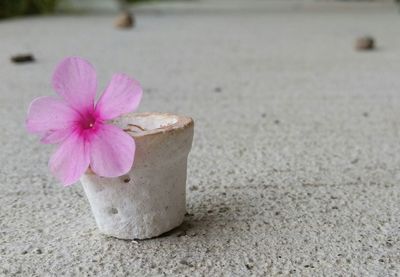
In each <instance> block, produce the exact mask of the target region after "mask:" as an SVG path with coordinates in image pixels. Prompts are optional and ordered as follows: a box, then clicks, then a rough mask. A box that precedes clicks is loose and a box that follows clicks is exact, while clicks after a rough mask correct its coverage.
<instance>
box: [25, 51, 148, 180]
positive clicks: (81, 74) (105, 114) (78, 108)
mask: <svg viewBox="0 0 400 277" xmlns="http://www.w3.org/2000/svg"><path fill="white" fill-rule="evenodd" d="M52 83H53V88H54V90H55V91H56V92H57V94H58V96H59V97H51V96H44V97H40V98H37V99H35V100H33V102H32V103H31V105H30V107H29V111H28V118H27V121H26V125H27V129H28V131H29V132H31V133H35V134H38V135H39V136H40V137H41V141H42V142H43V143H49V144H58V145H59V146H58V148H57V150H56V151H55V152H54V154H53V156H52V157H51V158H50V161H49V167H50V170H51V171H52V173H53V174H54V175H55V176H56V177H57V178H58V179H59V180H60V181H61V182H62V183H63V184H64V185H70V184H73V183H75V182H76V181H78V180H79V178H80V177H81V175H82V174H83V173H84V172H85V171H86V170H87V169H88V167H89V165H90V168H91V169H92V170H93V171H94V172H95V173H96V174H97V175H99V176H103V177H117V176H121V175H124V174H126V173H127V172H128V171H129V170H130V169H131V167H132V164H133V160H134V155H135V141H134V140H133V138H132V137H131V136H129V135H128V134H126V133H125V132H124V131H122V130H121V129H120V128H118V127H116V126H114V125H110V124H107V121H109V120H110V119H113V118H116V117H118V116H120V115H122V114H125V113H128V112H131V111H133V110H135V109H136V108H137V107H138V105H139V102H140V100H141V98H142V89H141V87H140V84H139V83H138V82H137V81H136V80H134V79H131V78H129V77H128V76H127V75H124V74H115V75H113V77H112V79H111V82H110V83H109V84H108V86H107V88H106V89H105V91H104V93H103V94H102V96H101V97H100V99H99V100H98V101H97V103H96V104H95V97H96V90H97V79H96V72H95V69H94V68H93V66H92V65H91V64H90V63H89V62H88V61H86V60H83V59H81V58H78V57H69V58H66V59H64V60H63V61H62V62H61V63H60V64H59V65H58V66H57V68H56V70H55V72H54V75H53V80H52Z"/></svg>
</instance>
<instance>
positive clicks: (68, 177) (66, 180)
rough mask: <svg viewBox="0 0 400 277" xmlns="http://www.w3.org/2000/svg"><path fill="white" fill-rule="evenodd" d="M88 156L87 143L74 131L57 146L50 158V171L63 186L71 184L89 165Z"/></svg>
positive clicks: (78, 132)
mask: <svg viewBox="0 0 400 277" xmlns="http://www.w3.org/2000/svg"><path fill="white" fill-rule="evenodd" d="M89 162H90V156H89V149H88V145H87V143H86V142H85V139H84V137H83V136H81V134H80V131H79V130H76V131H74V132H73V133H72V134H71V135H70V136H69V137H68V138H67V139H65V141H64V142H63V143H62V144H61V145H60V146H59V147H58V149H57V150H56V152H55V153H54V154H53V156H52V157H51V159H50V162H49V167H50V170H51V172H52V173H53V174H54V175H55V176H56V178H57V179H59V180H60V181H61V182H62V183H63V184H64V185H65V186H68V185H71V184H73V183H75V182H76V181H78V180H79V178H80V177H81V176H82V174H83V173H84V172H85V171H86V169H87V168H88V167H89Z"/></svg>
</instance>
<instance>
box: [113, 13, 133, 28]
mask: <svg viewBox="0 0 400 277" xmlns="http://www.w3.org/2000/svg"><path fill="white" fill-rule="evenodd" d="M114 26H115V27H117V28H121V29H129V28H132V27H134V26H135V18H134V17H133V15H132V14H131V13H129V12H124V13H122V14H120V15H119V16H118V17H117V18H116V19H115V21H114Z"/></svg>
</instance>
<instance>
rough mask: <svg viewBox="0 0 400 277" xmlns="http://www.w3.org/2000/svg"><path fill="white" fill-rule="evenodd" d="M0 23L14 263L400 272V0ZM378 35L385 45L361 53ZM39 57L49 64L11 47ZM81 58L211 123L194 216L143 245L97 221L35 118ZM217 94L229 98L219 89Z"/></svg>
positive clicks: (199, 147)
mask: <svg viewBox="0 0 400 277" xmlns="http://www.w3.org/2000/svg"><path fill="white" fill-rule="evenodd" d="M136 14H137V23H138V24H137V28H135V29H132V30H131V31H127V32H120V31H118V30H115V29H114V27H113V26H112V21H113V18H114V16H115V14H110V15H108V14H106V13H103V14H101V15H85V16H83V15H81V16H61V17H51V16H50V17H41V18H23V19H12V20H8V21H2V22H0V37H1V43H0V53H1V55H2V57H3V58H2V61H3V62H2V66H1V67H0V84H1V86H0V118H1V119H0V130H1V135H0V145H1V148H0V151H1V152H0V157H1V169H0V184H1V194H0V275H4V276H46V275H57V276H61V275H67V276H68V275H69V276H71V275H75V276H126V275H130V276H135V275H136V276H154V275H156V276H157V275H159V276H163V275H169V276H173V275H177V276H185V275H186V276H221V275H225V276H249V275H250V276H263V275H290V274H293V275H302V276H321V275H337V276H339V275H342V276H351V275H355V276H368V275H369V276H396V275H397V274H398V272H400V266H399V265H400V241H399V240H400V236H399V232H400V229H399V228H400V205H399V203H400V201H399V200H400V184H399V180H400V155H399V153H400V133H399V132H400V131H399V130H400V94H399V92H400V78H399V72H400V60H399V57H400V28H399V27H398V26H399V24H398V23H399V20H400V18H399V14H398V13H397V11H396V9H395V8H394V6H393V4H392V3H382V4H381V3H374V2H361V1H360V2H356V3H351V2H349V1H343V2H342V1H340V2H324V1H318V2H317V1H316V2H311V1H310V2H309V1H304V2H300V1H293V2H291V1H279V2H269V1H254V2H253V1H234V0H232V1H188V2H187V3H171V5H170V6H168V4H167V3H165V4H154V5H153V4H151V5H149V6H143V7H141V8H138V9H137V10H136ZM365 33H368V34H371V35H373V36H374V37H375V38H376V39H377V40H378V41H379V45H380V49H379V50H378V51H374V52H372V53H368V54H366V53H360V52H357V51H354V49H353V48H352V47H349V46H351V45H352V43H354V38H355V37H358V36H360V35H362V34H365ZM24 52H30V53H33V54H34V55H35V57H36V58H37V62H36V63H32V64H24V65H14V64H12V63H10V62H9V61H8V58H9V57H10V56H11V55H13V54H15V53H24ZM66 55H81V56H84V57H86V58H88V59H90V60H91V61H92V62H93V63H94V64H95V66H96V67H97V70H98V72H99V74H98V75H99V78H100V79H101V86H100V87H104V86H105V84H106V81H107V80H109V78H110V76H111V74H112V73H113V72H115V71H121V72H126V73H129V74H132V75H134V76H135V77H136V78H137V79H138V80H140V81H141V83H142V84H143V86H144V89H145V93H144V98H143V102H142V105H141V107H140V111H161V112H163V111H168V112H176V113H181V114H188V115H191V116H193V118H194V119H195V121H196V127H195V136H194V143H193V148H192V152H191V154H190V155H189V168H188V189H187V197H188V199H187V210H188V214H187V216H186V217H185V222H184V224H183V225H182V226H181V227H180V228H178V229H176V230H174V231H172V232H170V233H168V234H165V235H164V236H162V237H160V238H157V239H151V240H144V241H138V242H137V243H135V242H132V241H124V240H118V239H114V238H109V237H105V236H103V235H101V234H99V232H98V231H97V227H96V224H95V221H94V219H93V216H92V214H91V212H90V207H89V203H88V201H87V199H86V198H85V195H84V192H83V189H82V186H81V185H76V186H72V187H68V188H63V187H62V186H61V185H59V184H57V183H56V181H55V180H54V179H53V177H51V176H50V174H49V172H48V170H47V167H46V165H47V161H48V158H49V155H50V153H51V149H50V147H48V146H43V145H40V144H39V143H38V142H37V139H35V138H34V137H32V136H29V135H27V134H26V132H25V130H24V128H23V122H24V119H25V111H26V108H27V106H28V104H29V102H30V101H31V100H32V99H33V98H34V97H37V96H39V95H49V94H51V93H52V91H51V88H50V85H49V78H50V76H51V73H52V70H53V68H54V66H55V65H56V63H57V62H58V61H59V60H60V59H62V58H63V57H64V56H66ZM217 87H218V88H220V89H218V92H217V91H216V89H215V88H217Z"/></svg>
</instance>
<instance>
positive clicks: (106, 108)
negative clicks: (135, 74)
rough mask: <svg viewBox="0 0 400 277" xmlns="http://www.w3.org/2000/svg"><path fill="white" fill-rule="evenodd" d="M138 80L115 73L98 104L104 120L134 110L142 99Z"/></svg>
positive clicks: (100, 114) (98, 109)
mask: <svg viewBox="0 0 400 277" xmlns="http://www.w3.org/2000/svg"><path fill="white" fill-rule="evenodd" d="M142 94H143V92H142V88H141V86H140V84H139V82H138V81H136V80H134V79H132V78H130V77H129V76H127V75H125V74H114V75H113V77H112V79H111V81H110V83H109V84H108V86H107V88H106V90H105V91H104V93H103V95H102V96H101V97H100V99H99V101H98V102H97V105H96V112H97V114H98V115H99V116H100V117H101V118H102V119H104V120H108V119H113V118H115V117H118V116H120V115H122V114H125V113H129V112H132V111H134V110H135V109H136V108H137V107H138V106H139V103H140V100H141V99H142Z"/></svg>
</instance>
